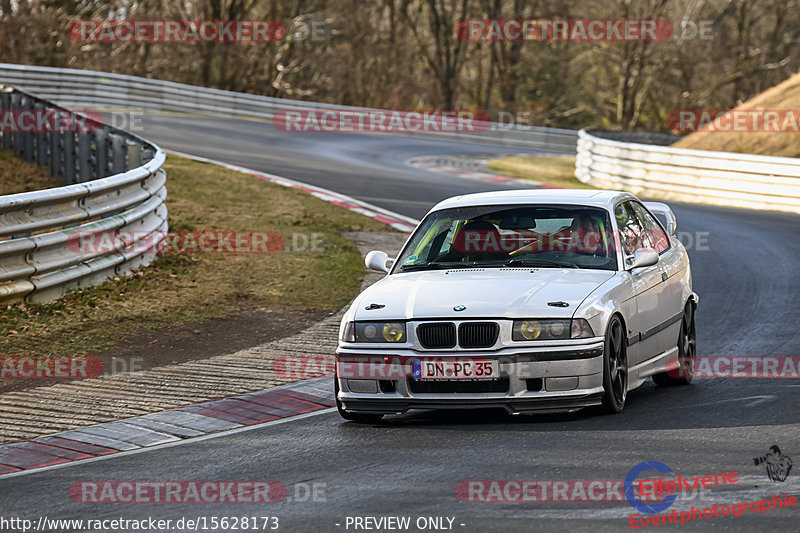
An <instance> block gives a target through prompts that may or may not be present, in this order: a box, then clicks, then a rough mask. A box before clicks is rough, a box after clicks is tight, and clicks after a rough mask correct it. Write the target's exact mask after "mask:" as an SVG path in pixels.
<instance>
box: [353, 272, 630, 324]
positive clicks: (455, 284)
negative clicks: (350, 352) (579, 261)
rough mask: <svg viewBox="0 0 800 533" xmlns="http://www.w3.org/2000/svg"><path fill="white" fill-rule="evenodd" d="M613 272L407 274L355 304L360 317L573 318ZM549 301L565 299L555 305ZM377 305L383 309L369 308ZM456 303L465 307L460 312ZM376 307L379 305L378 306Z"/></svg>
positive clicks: (375, 288)
mask: <svg viewBox="0 0 800 533" xmlns="http://www.w3.org/2000/svg"><path fill="white" fill-rule="evenodd" d="M614 274H615V273H614V272H612V271H609V270H586V269H552V268H542V269H530V268H526V269H519V268H502V269H501V268H486V269H454V270H434V271H424V272H408V273H399V274H393V275H391V276H387V277H385V278H384V279H382V280H381V281H379V282H377V283H375V284H374V285H372V286H371V287H369V288H368V289H366V290H365V291H364V292H362V293H361V295H360V296H359V297H358V298H357V299H356V301H355V302H354V303H353V306H354V307H353V313H354V315H353V316H354V318H355V320H384V319H386V320H398V319H416V318H444V317H453V318H459V319H461V318H470V317H472V318H475V317H486V318H489V317H498V318H499V317H517V318H521V317H554V318H568V317H571V316H572V315H573V313H574V312H575V310H576V309H577V308H578V306H579V305H580V303H581V302H582V301H583V300H584V299H585V298H586V297H587V296H588V295H589V294H590V293H591V292H592V291H593V290H595V289H596V288H597V287H598V286H599V285H601V284H602V283H603V282H605V281H607V280H608V279H610V278H611V277H613V276H614ZM548 302H566V303H568V304H569V306H568V307H554V306H550V305H547V304H548ZM372 304H376V305H377V306H383V307H380V308H375V309H370V310H367V309H365V308H366V307H368V306H370V305H372ZM455 306H465V307H466V309H464V310H463V311H460V312H456V311H454V309H453V308H454V307H455ZM373 307H374V306H373Z"/></svg>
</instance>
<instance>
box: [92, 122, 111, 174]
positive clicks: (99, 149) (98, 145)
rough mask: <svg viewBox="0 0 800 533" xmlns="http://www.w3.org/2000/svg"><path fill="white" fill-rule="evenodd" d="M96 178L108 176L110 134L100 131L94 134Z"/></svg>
mask: <svg viewBox="0 0 800 533" xmlns="http://www.w3.org/2000/svg"><path fill="white" fill-rule="evenodd" d="M94 145H95V149H94V178H95V179H98V180H99V179H100V178H105V177H106V176H108V132H106V130H103V129H100V130H97V131H95V132H94Z"/></svg>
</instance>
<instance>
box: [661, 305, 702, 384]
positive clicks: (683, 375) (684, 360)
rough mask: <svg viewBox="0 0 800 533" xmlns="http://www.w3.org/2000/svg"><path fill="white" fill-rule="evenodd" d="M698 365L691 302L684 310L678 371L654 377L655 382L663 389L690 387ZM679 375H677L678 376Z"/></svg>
mask: <svg viewBox="0 0 800 533" xmlns="http://www.w3.org/2000/svg"><path fill="white" fill-rule="evenodd" d="M696 363H697V333H696V330H695V327H694V304H693V303H692V302H691V301H690V302H688V303H687V304H686V307H685V308H684V310H683V320H681V332H680V335H678V370H677V371H672V375H670V373H669V372H661V373H660V374H655V375H654V376H653V381H654V382H655V384H656V385H659V386H661V387H671V386H675V385H688V384H689V383H691V382H692V378H693V377H694V366H695V364H696ZM676 374H677V375H676Z"/></svg>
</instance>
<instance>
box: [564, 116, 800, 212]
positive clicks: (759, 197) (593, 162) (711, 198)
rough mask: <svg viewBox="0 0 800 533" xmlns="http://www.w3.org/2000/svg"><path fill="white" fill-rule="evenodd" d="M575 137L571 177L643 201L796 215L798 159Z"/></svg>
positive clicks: (585, 133)
mask: <svg viewBox="0 0 800 533" xmlns="http://www.w3.org/2000/svg"><path fill="white" fill-rule="evenodd" d="M601 135H602V133H590V132H589V131H587V130H581V131H580V132H578V156H577V159H576V163H575V176H576V177H577V178H578V179H579V180H580V181H582V182H584V183H588V184H590V185H594V186H596V187H600V188H605V189H624V190H626V191H630V192H633V193H634V194H637V195H641V196H644V197H653V198H663V199H666V200H675V201H685V202H693V203H696V202H701V203H707V204H712V205H724V206H730V207H745V208H751V209H768V210H778V211H787V212H792V213H800V159H795V158H790V157H770V156H761V155H749V154H736V153H728V152H713V151H706V150H690V149H685V148H671V147H667V146H653V145H648V144H637V143H627V142H620V141H614V140H610V139H604V138H602V137H601Z"/></svg>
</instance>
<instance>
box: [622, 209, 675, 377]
mask: <svg viewBox="0 0 800 533" xmlns="http://www.w3.org/2000/svg"><path fill="white" fill-rule="evenodd" d="M614 216H615V217H616V219H617V227H618V228H619V236H620V244H621V246H622V256H623V264H624V266H625V268H626V269H627V268H629V266H630V265H631V264H633V255H634V252H636V250H638V249H640V248H651V247H652V243H653V241H652V238H651V237H650V236H649V235H648V233H647V231H646V228H645V225H644V222H643V221H642V220H641V219H640V218H639V215H638V214H637V213H636V209H635V207H634V202H633V201H630V200H629V201H626V202H622V203H620V204H619V205H617V206H616V208H615V209H614ZM662 273H663V270H662V268H661V266H660V261H659V263H656V264H655V265H652V266H648V267H643V268H635V269H632V270H629V274H630V276H631V284H632V287H633V293H634V298H635V300H636V314H637V317H636V318H637V320H636V321H635V322H634V323H635V324H637V325H638V331H632V332H631V331H629V332H628V339H629V343H630V345H631V348H630V349H629V350H628V364H629V365H630V366H631V367H632V366H635V365H637V364H638V363H641V362H642V361H646V360H648V359H650V358H652V357H653V356H655V355H657V354H659V353H661V352H662V351H663V350H664V349H665V348H664V346H663V340H662V339H661V338H660V337H659V336H658V335H655V334H653V333H652V332H653V331H656V329H657V328H658V326H659V325H660V324H661V323H662V322H663V321H664V318H665V317H664V309H663V308H662V306H661V300H662V298H663V294H662V293H663V291H664V286H665V283H664V281H663V279H662ZM634 345H636V346H634Z"/></svg>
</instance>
